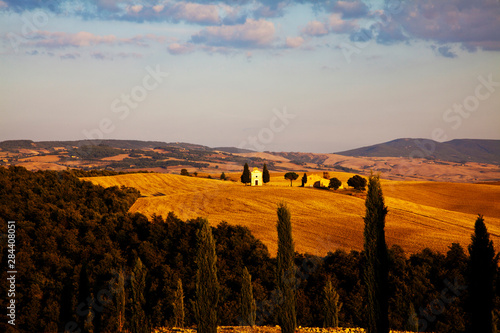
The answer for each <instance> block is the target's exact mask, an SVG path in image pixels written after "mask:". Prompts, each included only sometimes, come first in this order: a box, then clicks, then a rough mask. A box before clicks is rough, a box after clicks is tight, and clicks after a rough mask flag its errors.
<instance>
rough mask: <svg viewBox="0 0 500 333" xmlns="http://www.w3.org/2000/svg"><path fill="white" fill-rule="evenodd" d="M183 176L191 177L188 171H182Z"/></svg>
mask: <svg viewBox="0 0 500 333" xmlns="http://www.w3.org/2000/svg"><path fill="white" fill-rule="evenodd" d="M181 176H189V172H188V171H187V169H181Z"/></svg>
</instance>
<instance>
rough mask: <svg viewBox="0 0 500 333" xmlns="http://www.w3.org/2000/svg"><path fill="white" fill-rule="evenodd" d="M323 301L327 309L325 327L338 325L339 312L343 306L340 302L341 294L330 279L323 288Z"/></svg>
mask: <svg viewBox="0 0 500 333" xmlns="http://www.w3.org/2000/svg"><path fill="white" fill-rule="evenodd" d="M323 297H324V298H323V302H324V310H325V320H324V323H323V327H325V328H326V327H338V326H339V312H340V309H341V308H342V302H339V294H338V293H337V291H336V290H335V288H334V287H333V284H332V280H331V279H328V280H327V281H326V285H325V287H324V289H323Z"/></svg>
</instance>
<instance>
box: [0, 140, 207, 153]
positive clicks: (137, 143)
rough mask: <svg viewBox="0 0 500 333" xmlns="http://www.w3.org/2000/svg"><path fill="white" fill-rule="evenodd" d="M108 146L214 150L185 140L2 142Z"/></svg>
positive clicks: (9, 144)
mask: <svg viewBox="0 0 500 333" xmlns="http://www.w3.org/2000/svg"><path fill="white" fill-rule="evenodd" d="M93 145H99V146H108V147H113V148H118V149H148V148H150V149H151V148H168V147H176V148H184V149H196V150H209V151H210V150H213V149H212V148H210V147H207V146H202V145H197V144H192V143H185V142H169V143H167V142H161V141H140V140H79V141H32V140H7V141H2V142H0V149H30V148H31V149H32V148H42V149H50V148H56V147H82V146H93Z"/></svg>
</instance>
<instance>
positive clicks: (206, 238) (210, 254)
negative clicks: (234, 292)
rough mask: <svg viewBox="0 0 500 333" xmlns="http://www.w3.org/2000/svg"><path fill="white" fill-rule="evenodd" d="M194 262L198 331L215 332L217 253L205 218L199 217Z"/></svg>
mask: <svg viewBox="0 0 500 333" xmlns="http://www.w3.org/2000/svg"><path fill="white" fill-rule="evenodd" d="M197 236H198V255H197V258H196V262H197V264H198V271H197V272H196V302H195V304H194V310H195V317H196V321H197V323H198V332H201V333H217V305H218V303H219V282H218V280H217V265H216V264H217V254H216V252H215V241H214V238H213V235H212V229H211V227H210V224H209V223H208V221H207V220H206V219H201V225H200V229H199V230H198V232H197Z"/></svg>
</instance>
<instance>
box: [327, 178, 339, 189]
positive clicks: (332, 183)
mask: <svg viewBox="0 0 500 333" xmlns="http://www.w3.org/2000/svg"><path fill="white" fill-rule="evenodd" d="M341 185H342V182H341V181H340V180H338V179H337V178H335V177H333V178H332V179H330V184H328V187H329V188H333V189H334V190H338V188H339V187H340V186H341Z"/></svg>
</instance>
